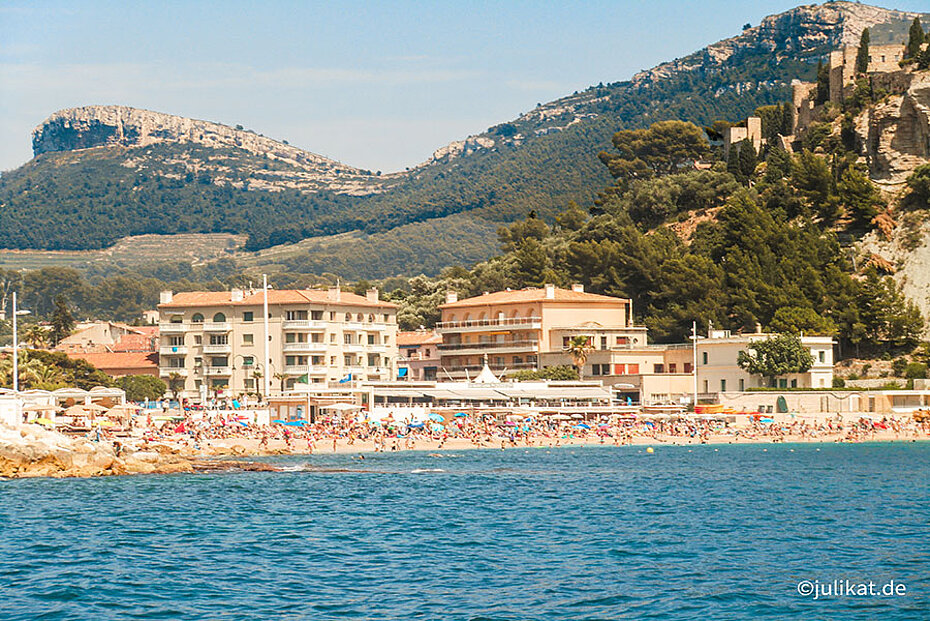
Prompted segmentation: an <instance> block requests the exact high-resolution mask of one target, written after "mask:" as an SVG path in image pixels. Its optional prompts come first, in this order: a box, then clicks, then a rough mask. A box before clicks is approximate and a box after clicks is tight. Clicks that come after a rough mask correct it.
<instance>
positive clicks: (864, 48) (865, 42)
mask: <svg viewBox="0 0 930 621" xmlns="http://www.w3.org/2000/svg"><path fill="white" fill-rule="evenodd" d="M868 71H869V29H868V28H865V29H863V30H862V36H861V37H860V38H859V51H858V52H856V73H868Z"/></svg>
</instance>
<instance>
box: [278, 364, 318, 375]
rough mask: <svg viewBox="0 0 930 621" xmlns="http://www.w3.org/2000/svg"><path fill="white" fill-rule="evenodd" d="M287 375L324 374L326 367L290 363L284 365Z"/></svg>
mask: <svg viewBox="0 0 930 621" xmlns="http://www.w3.org/2000/svg"><path fill="white" fill-rule="evenodd" d="M284 373H286V374H287V375H326V367H323V366H313V365H310V366H308V365H306V364H292V365H286V366H285V367H284Z"/></svg>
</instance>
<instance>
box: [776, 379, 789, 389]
mask: <svg viewBox="0 0 930 621" xmlns="http://www.w3.org/2000/svg"><path fill="white" fill-rule="evenodd" d="M778 387H779V388H787V387H788V380H787V379H780V380H778Z"/></svg>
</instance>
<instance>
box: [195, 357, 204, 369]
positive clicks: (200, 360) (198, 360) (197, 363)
mask: <svg viewBox="0 0 930 621" xmlns="http://www.w3.org/2000/svg"><path fill="white" fill-rule="evenodd" d="M194 366H195V367H200V366H203V358H201V357H200V356H197V357H196V358H194Z"/></svg>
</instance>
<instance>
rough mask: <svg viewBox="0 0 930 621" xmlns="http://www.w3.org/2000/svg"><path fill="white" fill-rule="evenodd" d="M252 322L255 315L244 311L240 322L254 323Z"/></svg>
mask: <svg viewBox="0 0 930 621" xmlns="http://www.w3.org/2000/svg"><path fill="white" fill-rule="evenodd" d="M254 320H255V313H253V312H252V311H245V312H244V313H242V321H254Z"/></svg>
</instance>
